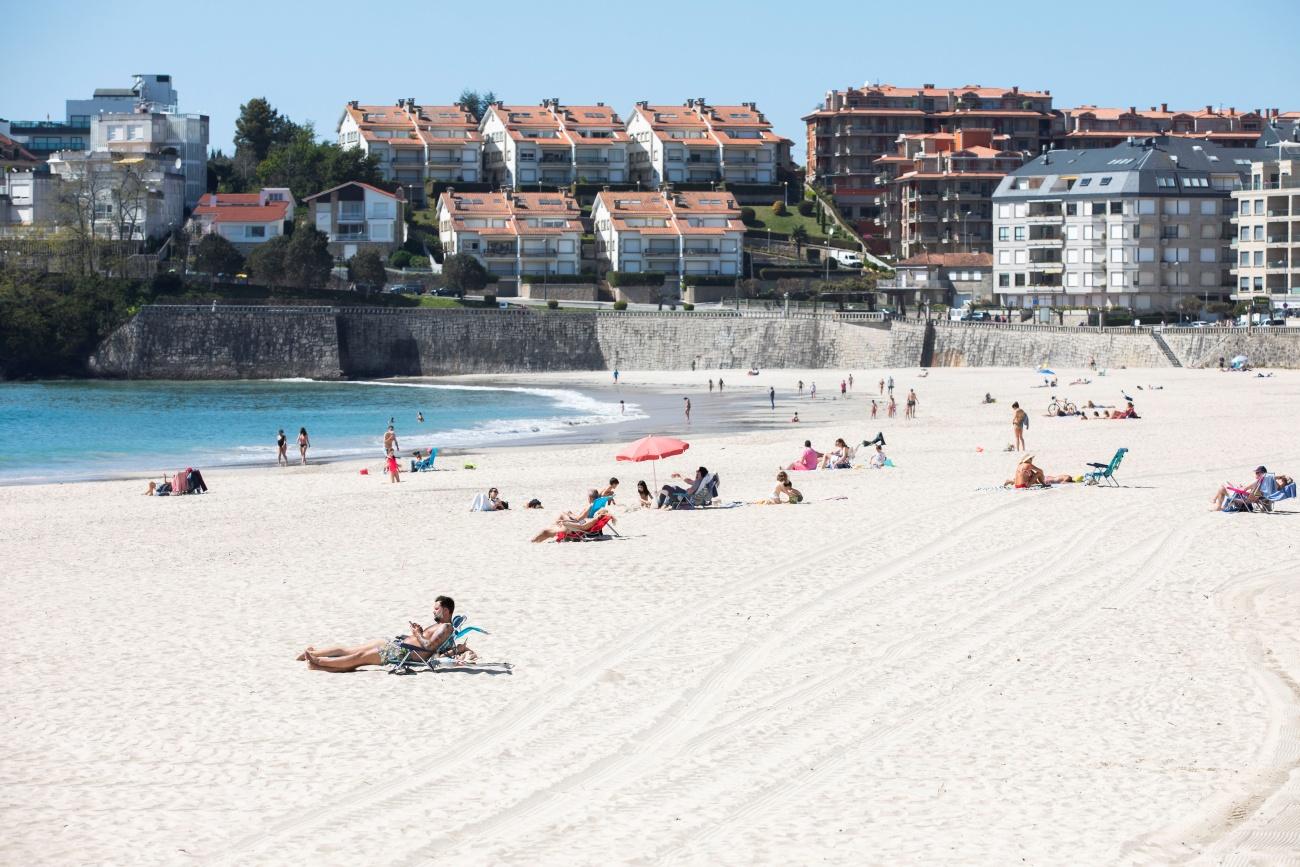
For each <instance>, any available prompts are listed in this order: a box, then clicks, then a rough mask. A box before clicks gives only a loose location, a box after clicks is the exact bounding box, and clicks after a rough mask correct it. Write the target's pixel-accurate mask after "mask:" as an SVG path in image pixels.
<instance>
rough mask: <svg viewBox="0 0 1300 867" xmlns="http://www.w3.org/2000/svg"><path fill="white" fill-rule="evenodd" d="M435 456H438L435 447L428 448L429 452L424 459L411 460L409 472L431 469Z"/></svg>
mask: <svg viewBox="0 0 1300 867" xmlns="http://www.w3.org/2000/svg"><path fill="white" fill-rule="evenodd" d="M437 456H438V450H437V449H429V454H428V455H427V456H426V457H425V458H424V460H421V461H416V460H413V461H411V472H413V473H425V472H429V471H431V470H432V469H433V459H434V458H436V457H437Z"/></svg>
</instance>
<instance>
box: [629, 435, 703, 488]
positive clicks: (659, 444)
mask: <svg viewBox="0 0 1300 867" xmlns="http://www.w3.org/2000/svg"><path fill="white" fill-rule="evenodd" d="M690 447H691V444H690V443H688V442H685V441H683V440H678V439H673V438H672V437H657V436H647V437H641V439H639V440H637V441H636V442H634V443H632V444H631V445H629V446H626V447H624V449H623V450H622V451H621V452H619V453H618V454H617V455H615V456H614V457H615V458H617V459H618V460H620V461H636V462H638V463H640V462H641V461H658V460H662V459H663V458H671V457H672V456H673V455H680V454H681V453H682V452H684V451H686V450H687V449H689V448H690ZM651 469H652V470H653V471H654V479H655V487H656V488H658V487H659V472H658V470H654V468H653V467H651Z"/></svg>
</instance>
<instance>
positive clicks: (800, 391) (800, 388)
mask: <svg viewBox="0 0 1300 867" xmlns="http://www.w3.org/2000/svg"><path fill="white" fill-rule="evenodd" d="M799 396H800V397H803V380H802V379H801V380H799Z"/></svg>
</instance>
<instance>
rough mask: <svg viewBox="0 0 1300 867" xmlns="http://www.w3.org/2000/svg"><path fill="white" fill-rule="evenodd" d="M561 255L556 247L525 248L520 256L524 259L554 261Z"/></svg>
mask: <svg viewBox="0 0 1300 867" xmlns="http://www.w3.org/2000/svg"><path fill="white" fill-rule="evenodd" d="M558 255H559V250H557V249H556V248H555V247H525V248H524V251H523V253H521V254H520V258H522V259H554V258H555V257H556V256H558Z"/></svg>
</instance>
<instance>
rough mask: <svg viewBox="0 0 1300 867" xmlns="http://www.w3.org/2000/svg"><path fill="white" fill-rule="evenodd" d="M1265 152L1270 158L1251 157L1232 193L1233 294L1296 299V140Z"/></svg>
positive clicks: (1299, 146) (1299, 232)
mask: <svg viewBox="0 0 1300 867" xmlns="http://www.w3.org/2000/svg"><path fill="white" fill-rule="evenodd" d="M1279 150H1280V152H1281V153H1282V157H1281V158H1280V159H1279V158H1277V154H1278V152H1279ZM1267 152H1268V153H1269V154H1272V155H1273V158H1271V159H1256V160H1255V161H1253V162H1252V163H1251V164H1250V173H1249V177H1248V178H1246V179H1245V181H1244V183H1242V185H1241V188H1240V189H1237V190H1234V191H1233V193H1232V198H1233V200H1234V201H1235V202H1236V205H1237V207H1236V215H1235V216H1234V217H1233V218H1232V223H1233V241H1232V246H1233V247H1234V248H1235V254H1236V262H1235V275H1236V292H1235V293H1234V295H1233V297H1234V298H1237V299H1247V300H1248V299H1251V298H1254V297H1256V296H1261V295H1268V296H1270V297H1271V298H1272V300H1273V302H1274V305H1275V306H1276V305H1278V304H1281V303H1288V304H1300V142H1293V143H1291V145H1290V146H1287V145H1285V144H1284V145H1283V146H1282V147H1281V148H1280V149H1275V148H1273V147H1270V148H1268V150H1267Z"/></svg>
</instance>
